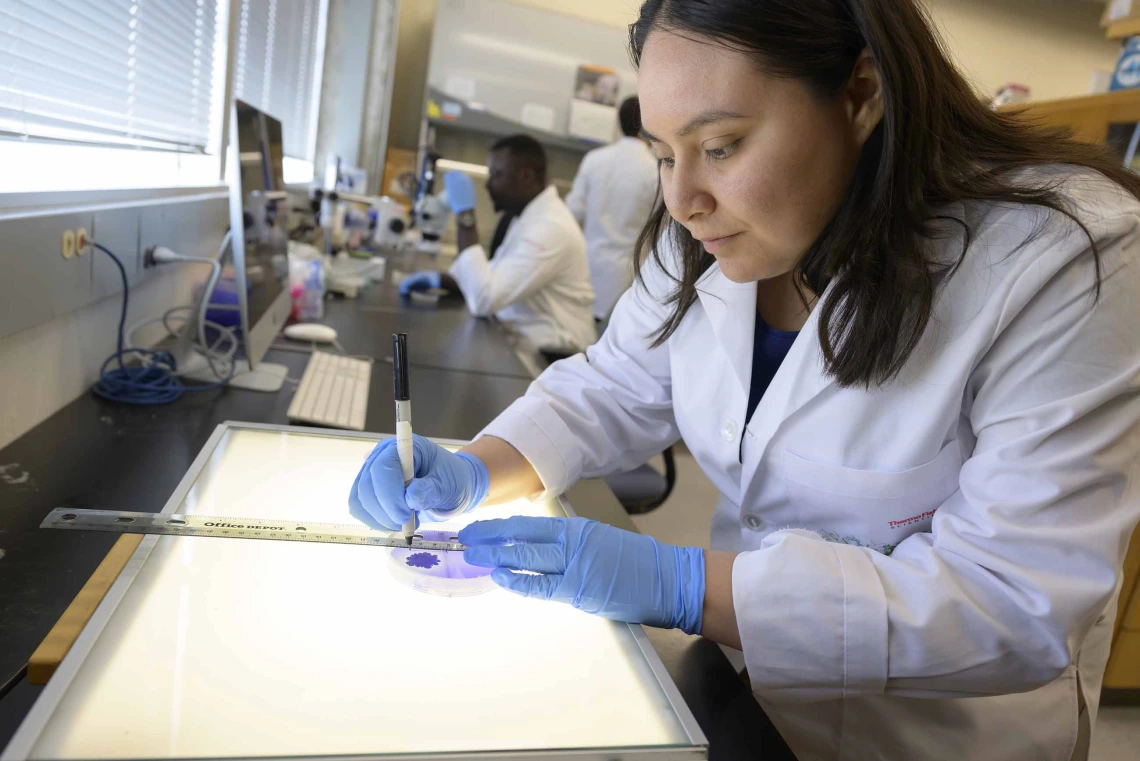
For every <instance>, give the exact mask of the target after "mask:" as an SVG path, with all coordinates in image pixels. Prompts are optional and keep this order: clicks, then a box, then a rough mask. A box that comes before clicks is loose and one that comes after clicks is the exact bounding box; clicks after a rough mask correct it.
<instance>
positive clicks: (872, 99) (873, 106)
mask: <svg viewBox="0 0 1140 761" xmlns="http://www.w3.org/2000/svg"><path fill="white" fill-rule="evenodd" d="M843 98H844V102H845V105H846V108H847V119H848V121H849V123H850V124H851V136H852V137H853V138H854V139H855V142H856V143H857V144H858V145H859V147H862V146H863V144H864V143H866V142H867V139H868V138H870V137H871V133H872V132H874V131H875V127H878V126H879V122H881V121H882V120H883V80H882V77H881V76H880V75H879V67H878V66H877V65H876V64H875V59H874V58H873V57H872V56H871V51H870V49H864V50H863V52H862V53H860V54H859V58H858V60H856V61H855V68H854V69H853V70H852V71H851V78H850V79H848V80H847V86H846V87H845V88H844V91H843Z"/></svg>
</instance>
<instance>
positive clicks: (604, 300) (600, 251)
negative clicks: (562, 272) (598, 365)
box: [566, 96, 657, 320]
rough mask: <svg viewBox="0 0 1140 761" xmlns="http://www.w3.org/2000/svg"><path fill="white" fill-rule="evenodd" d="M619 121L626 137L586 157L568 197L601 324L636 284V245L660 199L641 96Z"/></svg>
mask: <svg viewBox="0 0 1140 761" xmlns="http://www.w3.org/2000/svg"><path fill="white" fill-rule="evenodd" d="M618 120H619V121H620V122H621V131H622V137H621V139H620V140H618V141H617V142H616V143H613V144H611V145H607V146H605V147H604V148H597V149H595V150H592V151H590V152H589V153H587V154H586V157H585V158H584V159H582V165H581V166H580V167H579V168H578V176H577V177H575V178H574V187H573V188H572V189H571V190H570V194H569V195H568V196H566V205H567V206H569V207H570V211H571V212H573V214H574V217H575V219H577V220H578V223H579V224H581V225H582V229H583V230H584V231H585V233H586V255H587V257H588V258H589V260H590V279H591V280H592V281H593V284H594V318H595V319H597V320H605V319H607V318H608V317H609V316H610V312H612V311H613V308H614V304H616V303H617V300H618V298H619V297H620V296H621V295H622V294H623V293H625V291H626V289H628V288H629V286H630V284H631V283H632V282H633V248H634V244H635V243H636V242H637V236H638V233H640V232H641V228H642V227H644V226H645V220H647V219H648V218H649V213H650V212H651V211H653V202H654V200H655V199H656V198H657V160H656V159H654V158H653V154H652V153H651V152H650V150H649V146H648V144H646V142H645V141H644V140H642V139H641V137H640V132H641V107H640V105H639V103H638V100H637V97H636V96H635V97H632V98H627V99H626V100H625V101H624V102H623V103H622V104H621V108H620V109H619V110H618Z"/></svg>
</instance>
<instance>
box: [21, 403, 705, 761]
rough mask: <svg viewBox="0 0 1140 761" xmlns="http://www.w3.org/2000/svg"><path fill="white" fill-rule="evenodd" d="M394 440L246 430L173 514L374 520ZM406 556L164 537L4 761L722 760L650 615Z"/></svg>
mask: <svg viewBox="0 0 1140 761" xmlns="http://www.w3.org/2000/svg"><path fill="white" fill-rule="evenodd" d="M376 438H377V437H375V436H368V435H361V434H353V433H342V432H326V431H317V430H314V429H304V428H287V427H281V426H257V425H251V424H244V423H241V424H238V423H226V424H224V425H222V426H219V427H218V429H217V430H216V431H215V432H214V434H213V436H212V437H211V438H210V440H209V442H207V444H206V446H205V447H204V449H203V450H202V452H201V453H200V454H199V456H198V458H197V459H196V460H195V462H194V464H193V466H192V467H191V469H190V471H189V472H188V473H187V474H186V476H185V478H183V480H182V482H181V484H179V487H178V489H177V490H176V491H175V493H174V494H173V496H172V497H171V498H170V501H169V502H168V503H167V504H166V506H165V508H164V509H163V512H164V513H173V512H177V513H197V514H201V515H218V516H233V517H238V516H244V517H280V518H288V519H295V520H297V521H305V520H307V521H322V522H326V523H355V522H356V521H355V519H353V518H352V517H351V515H350V514H349V511H348V499H347V498H348V490H349V488H350V486H351V485H352V483H353V480H354V478H355V476H356V472H357V470H358V469H359V468H360V465H361V464H362V463H363V461H364V459H365V456H366V455H367V454H368V452H369V451H370V450H371V449H372V447H373V446H374V445H375V443H376ZM453 443H454V442H453ZM568 512H569V507H568V506H566V505H565V503H563V502H561V501H559V500H554V499H547V500H541V501H527V500H520V501H517V502H513V503H511V504H508V505H502V506H497V507H491V508H482V509H479V510H477V511H476V515H475V516H472V515H467V516H463V518H461V519H457V520H456V521H453V522H451V523H447V524H437V525H440V526H445V527H448V528H451V529H456V530H457V529H458V528H460V527H461V526H463V525H465V524H466V523H469V522H471V521H472V520H475V519H476V517H478V518H493V517H505V516H508V515H520V514H525V515H554V516H557V515H564V514H567V513H568ZM387 552H388V550H387V549H385V548H381V547H363V546H352V545H337V544H306V543H294V542H282V541H261V540H246V539H205V538H182V537H157V536H148V537H145V538H144V539H143V541H142V543H141V544H140V546H139V548H138V550H137V551H136V552H135V554H134V556H133V557H132V558H131V560H130V562H129V563H128V564H127V567H126V568H125V569H124V571H123V573H122V574H121V575H120V577H119V579H118V580H117V581H116V582H115V584H114V585H113V586H112V588H111V590H110V592H109V593H108V595H107V597H106V598H105V599H104V600H103V602H102V604H101V605H100V606H99V608H98V610H97V611H96V612H95V615H94V616H93V617H92V619H91V621H90V623H88V625H87V627H86V628H85V629H84V631H83V633H82V634H81V636H80V637H79V639H78V640H77V641H76V643H75V646H74V647H72V649H71V651H70V652H69V653H68V655H67V657H66V658H65V659H64V661H63V663H62V664H61V665H60V668H59V670H58V671H57V672H56V674H55V676H53V677H52V679H51V681H50V682H49V683H48V685H47V687H46V688H45V689H44V692H43V693H42V695H41V696H40V698H39V700H38V701H37V702H36V704H35V706H34V707H33V709H32V711H31V712H30V713H29V714H28V716H27V718H26V719H25V720H24V722H23V724H22V725H21V727H20V729H19V731H18V732H17V733H16V735H15V737H14V738H13V739H12V741H11V743H10V744H9V745H8V747H7V749H6V750H5V751H4V754H3V755H2V756H0V761H25V760H27V759H81V758H82V759H142V758H147V759H152V758H153V759H168V758H265V757H285V756H289V757H300V758H317V757H325V756H353V757H370V758H416V759H424V758H454V757H460V756H461V757H462V758H520V757H528V758H529V757H551V758H570V759H594V758H597V759H614V758H622V757H637V758H642V757H648V758H654V759H657V758H661V759H682V758H683V759H693V758H704V757H705V756H706V748H705V746H706V745H707V743H706V741H705V738H704V736H703V734H702V733H701V731H700V729H699V727H698V726H697V725H696V722H695V721H694V719H693V717H692V714H691V713H690V712H689V710H688V708H687V707H686V706H685V704H684V702H683V701H682V700H681V698H680V695H679V694H678V692H677V690H676V688H675V686H674V685H673V683H672V682H671V681H670V679H669V677H668V675H667V674H666V672H665V670H664V668H663V666H662V664H661V662H660V660H659V659H658V657H657V654H656V653H655V652H654V651H653V649H652V647H651V646H650V645H649V642H648V640H647V639H646V637H645V633H644V632H643V631H642V630H641V627H639V626H630V625H627V624H621V623H615V622H612V621H608V620H606V619H603V618H598V617H595V616H590V615H587V614H585V613H581V612H579V611H577V610H574V609H573V608H571V607H570V606H568V605H562V604H558V603H549V602H541V601H537V600H528V599H526V598H523V597H520V596H517V595H514V594H512V593H510V592H507V591H504V590H501V589H494V590H492V591H490V592H487V593H485V594H481V595H478V596H474V597H435V596H431V595H427V594H424V593H422V592H418V591H415V590H413V589H410V588H408V587H407V586H405V585H404V584H403V583H402V582H400V581H399V580H398V579H396V578H395V577H393V576H392V575H391V571H390V569H389V566H388V562H387V558H386V555H385V553H387Z"/></svg>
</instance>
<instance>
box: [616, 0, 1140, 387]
mask: <svg viewBox="0 0 1140 761" xmlns="http://www.w3.org/2000/svg"><path fill="white" fill-rule="evenodd" d="M655 29H657V30H664V31H675V32H680V33H682V34H685V35H687V36H692V37H696V38H699V39H705V40H708V41H709V42H711V43H713V44H722V45H727V46H729V47H731V48H733V49H736V50H740V51H743V52H746V53H748V54H749V55H751V56H752V57H754V59H755V60H756V63H757V64H758V65H759V67H760V69H761V70H762V71H764V72H765V73H767V74H771V75H774V76H782V77H791V78H796V79H800V80H802V81H804V82H805V83H807V84H808V86H809V87H811V88H812V89H813V91H814V92H815V93H816V94H817V95H819V96H820V97H830V96H835V95H837V94H838V93H839V92H840V91H841V89H842V88H843V87H844V85H845V84H846V83H847V81H848V79H849V78H850V76H851V73H852V71H853V69H854V66H855V63H856V61H857V59H858V57H859V55H860V54H861V52H862V51H863V50H870V53H871V55H872V57H873V59H874V62H875V64H876V65H877V67H878V69H879V74H880V79H881V83H882V97H883V119H882V122H881V123H880V124H879V126H878V127H877V128H876V130H875V132H874V133H873V134H872V136H871V138H870V139H869V140H868V141H867V143H866V145H865V146H864V147H863V152H862V155H861V156H860V159H859V162H858V166H857V168H856V171H855V177H854V180H853V183H852V186H851V188H850V190H849V192H848V194H847V197H846V199H845V200H844V201H843V203H842V205H841V206H840V208H839V211H838V213H837V214H836V215H835V218H834V219H832V220H831V222H830V223H829V224H828V225H827V226H826V228H825V229H824V231H823V232H822V233H821V234H820V236H819V238H818V239H817V240H816V241H815V243H814V244H813V245H812V246H811V248H810V249H809V250H808V251H807V252H806V253H805V254H804V256H803V258H802V259H801V260H800V262H799V264H798V274H799V275H800V278H801V279H802V282H803V283H804V284H805V285H806V286H807V287H808V288H809V289H810V290H811V291H812V292H814V293H816V294H822V293H823V291H824V289H825V288H826V287H827V286H828V284H831V286H832V291H831V292H830V293H829V294H828V297H827V298H826V299H825V300H824V301H823V302H822V303H821V304H819V305H818V306H817V308H818V309H820V310H822V311H821V313H820V320H819V340H820V346H821V349H822V352H823V357H824V360H825V361H826V370H827V372H828V373H830V374H831V375H832V376H834V378H835V380H836V381H837V382H838V383H839V384H841V385H844V386H856V385H862V386H870V385H872V384H882V383H885V382H886V381H888V380H890V379H892V378H894V377H895V376H896V375H897V374H898V373H899V371H900V370H901V369H902V368H903V366H904V365H905V363H906V361H907V358H908V357H910V355H911V353H912V352H913V351H914V348H915V346H916V345H917V344H918V342H919V339H920V338H921V337H922V334H923V332H924V330H925V329H926V326H927V323H928V322H929V320H930V315H931V312H932V310H933V308H934V298H935V284H936V282H937V278H938V277H939V275H940V274H945V271H946V270H947V269H948V268H947V266H946V265H945V263H938V262H935V261H933V260H932V259H931V253H930V251H929V248H930V247H929V245H928V241H929V239H930V238H931V237H933V236H934V235H935V224H936V221H937V219H938V216H937V211H936V209H937V208H938V207H939V206H940V205H942V204H945V203H948V202H952V201H977V200H981V201H995V202H1005V203H1015V204H1032V205H1037V206H1043V207H1048V208H1049V209H1053V210H1055V211H1057V212H1059V213H1061V214H1064V215H1065V216H1067V217H1068V218H1069V219H1071V220H1072V221H1073V222H1074V223H1076V224H1077V225H1079V226H1080V227H1081V229H1082V230H1083V231H1084V233H1085V235H1087V236H1088V238H1089V241H1090V243H1091V244H1092V250H1093V252H1094V257H1095V261H1096V278H1097V286H1096V295H1098V296H1099V292H1100V260H1099V254H1098V253H1097V248H1096V242H1095V241H1094V240H1093V238H1092V235H1091V234H1090V233H1089V231H1088V229H1087V228H1086V227H1085V226H1084V225H1083V224H1082V223H1081V222H1080V220H1078V219H1077V218H1076V217H1075V216H1074V214H1073V213H1072V212H1070V211H1069V210H1068V209H1067V208H1066V207H1065V203H1064V201H1063V199H1062V196H1061V194H1060V193H1059V192H1058V191H1057V186H1056V183H1051V184H1050V183H1046V184H1040V185H1037V186H1032V185H1031V186H1027V185H1026V184H1025V183H1024V182H1018V181H1017V180H1016V179H1015V178H1012V177H1011V176H1010V173H1011V172H1013V171H1014V170H1017V169H1022V168H1025V167H1030V166H1035V165H1042V164H1071V165H1077V166H1083V167H1088V168H1091V169H1094V170H1096V171H1097V172H1100V173H1101V174H1102V175H1104V176H1105V177H1107V178H1109V179H1110V180H1112V181H1114V182H1116V183H1117V184H1119V185H1120V186H1122V187H1123V188H1124V189H1125V190H1127V191H1128V192H1129V193H1131V194H1132V195H1134V196H1137V197H1140V177H1137V176H1136V175H1134V174H1132V173H1131V172H1129V171H1127V170H1125V169H1124V168H1123V167H1122V166H1121V165H1120V162H1119V161H1117V160H1116V159H1114V158H1112V157H1111V156H1110V155H1109V154H1108V153H1107V152H1106V151H1105V150H1104V149H1103V148H1101V147H1099V146H1093V145H1087V144H1084V143H1078V142H1075V141H1073V140H1071V139H1070V138H1069V136H1068V133H1067V131H1065V130H1062V129H1057V128H1051V127H1046V126H1043V125H1040V124H1036V123H1033V122H1031V121H1029V120H1028V119H1025V118H1023V117H1019V116H1017V115H1016V114H1006V113H998V112H995V111H993V110H991V109H990V108H989V107H988V106H987V105H986V104H984V103H983V102H982V101H981V100H980V99H979V97H978V96H977V94H975V93H974V91H973V90H972V89H971V88H970V86H969V85H968V84H967V83H966V81H965V79H964V78H963V77H962V75H961V74H959V72H958V71H957V70H956V69H955V68H954V66H953V64H951V63H950V60H949V59H948V58H947V56H946V53H945V51H944V50H943V48H942V45H941V43H940V41H939V39H938V38H937V36H936V35H935V34H934V32H933V31H932V30H931V27H930V24H929V22H928V20H927V18H926V17H925V16H924V14H923V12H922V11H921V10H920V9H919V7H918V6H917V4H916V3H915V1H914V0H647V2H645V3H644V4H643V5H642V6H641V13H640V15H639V18H638V20H637V21H636V22H635V23H634V24H632V25H631V26H630V29H629V32H630V35H629V36H630V49H631V55H632V57H633V60H634V64H635V65H639V64H640V61H641V53H642V51H643V50H644V46H645V40H646V37H647V36H648V35H649V33H650V32H651V31H652V30H655ZM953 221H954V222H956V223H958V224H959V225H960V226H961V227H962V228H964V229H965V233H966V235H965V244H964V245H963V250H962V253H961V256H960V257H959V258H958V261H957V263H954V264H952V265H951V266H950V267H949V269H950V270H953V269H954V268H955V267H956V266H957V264H960V263H961V258H962V257H964V256H965V253H966V247H967V246H968V245H969V237H970V236H969V232H970V231H969V228H968V227H967V226H966V224H965V221H964V220H953ZM663 236H665V237H667V238H672V240H671V241H670V242H671V243H673V244H674V245H676V246H678V247H679V248H680V250H681V253H682V257H681V272H680V273H678V274H676V275H674V280H675V281H676V283H677V287H676V289H675V290H674V291H673V293H672V294H671V295H670V297H669V299H668V303H670V304H671V305H672V307H673V309H672V312H671V314H670V315H669V317H668V318H667V319H666V321H665V323H664V324H663V325H662V326H661V327H660V328H659V329H658V330H657V332H656V333H654V334H653V336H652V337H653V339H654V343H653V345H654V346H658V345H660V344H662V343H663V342H664V341H665V340H667V339H668V338H669V336H671V335H672V334H673V332H674V331H676V330H677V328H678V326H679V325H680V324H681V320H682V319H683V318H684V316H685V313H686V312H687V311H688V309H689V307H690V306H692V305H693V302H694V301H696V299H697V281H698V280H699V279H700V277H701V275H703V274H704V273H705V271H706V270H708V268H709V267H710V266H712V264H713V263H714V261H715V260H714V259H713V257H712V256H711V255H710V254H709V253H707V252H706V251H705V250H704V248H703V247H702V246H701V244H700V243H699V242H698V241H696V240H694V239H693V237H692V236H691V235H690V234H689V233H688V231H687V230H686V229H685V228H684V227H683V226H681V225H680V224H679V223H677V222H675V221H674V220H672V219H671V218H670V216H669V213H668V211H667V210H666V208H665V204H664V202H663V200H661V199H659V200H658V203H657V207H656V208H655V209H654V211H653V214H652V215H651V216H650V218H649V221H648V222H647V224H646V225H645V228H644V229H643V230H642V232H641V235H640V237H639V238H638V242H637V246H636V257H635V265H634V266H635V267H636V271H637V277H638V279H639V280H641V278H642V272H641V266H642V263H643V262H644V261H645V260H646V258H647V255H648V254H649V253H650V252H651V253H652V256H653V257H654V259H655V261H656V263H657V264H658V265H659V266H661V267H662V269H664V270H665V271H666V272H668V273H670V274H673V273H672V272H671V270H672V268H671V267H668V266H665V265H664V263H663V262H662V259H661V254H660V251H659V250H658V242H659V241H661V240H662V238H663ZM950 274H952V272H951V273H950Z"/></svg>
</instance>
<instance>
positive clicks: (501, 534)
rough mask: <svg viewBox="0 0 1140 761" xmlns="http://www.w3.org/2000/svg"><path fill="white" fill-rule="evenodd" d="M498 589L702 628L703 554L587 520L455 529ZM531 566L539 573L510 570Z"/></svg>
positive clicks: (468, 555) (653, 622)
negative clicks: (487, 571)
mask: <svg viewBox="0 0 1140 761" xmlns="http://www.w3.org/2000/svg"><path fill="white" fill-rule="evenodd" d="M459 541H460V542H462V543H463V544H466V545H467V550H466V552H464V554H463V557H464V558H465V559H466V560H467V562H468V563H471V564H472V565H479V566H484V567H495V570H494V571H492V573H491V578H492V579H493V580H494V582H495V583H496V584H498V585H499V586H501V587H506V588H507V589H509V590H511V591H513V592H518V593H519V594H522V595H526V596H527V597H537V598H539V599H542V600H557V601H558V602H565V603H570V604H571V605H573V606H574V607H575V608H577V609H578V610H584V611H586V612H587V613H596V614H597V615H599V616H604V617H605V618H612V619H615V620H617V621H627V622H629V623H637V624H648V625H649V626H656V627H660V628H665V629H682V630H684V631H685V632H687V633H689V634H698V633H700V631H701V623H702V608H703V606H704V602H705V556H704V551H703V550H702V549H700V548H699V547H674V546H673V545H669V544H664V543H662V542H659V541H657V540H656V539H654V538H653V537H649V536H642V535H641V534H634V533H633V532H631V531H623V530H621V529H618V528H614V527H613V526H607V525H605V524H604V523H598V522H597V521H591V520H586V519H585V518H523V517H516V518H506V519H498V520H489V521H478V522H476V523H472V524H471V525H470V526H468V527H467V528H465V529H463V530H462V531H460V532H459ZM513 571H533V572H536V573H538V574H540V575H538V576H534V575H531V574H523V573H513Z"/></svg>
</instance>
